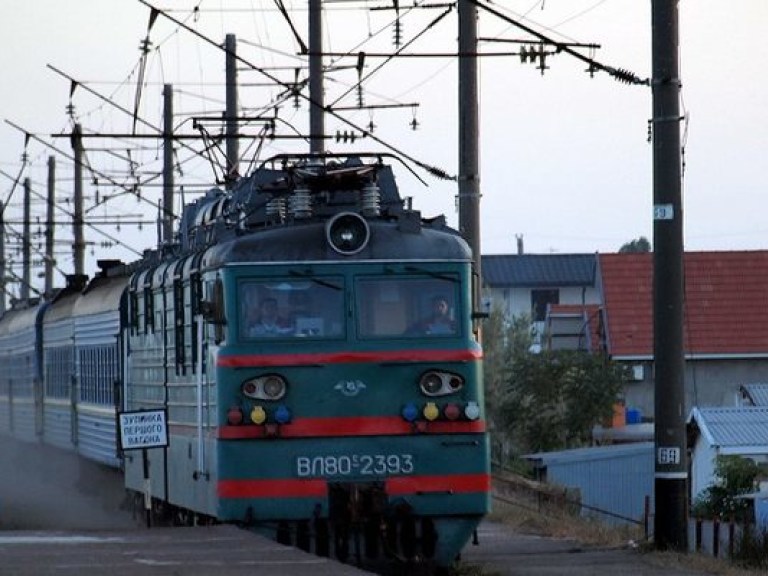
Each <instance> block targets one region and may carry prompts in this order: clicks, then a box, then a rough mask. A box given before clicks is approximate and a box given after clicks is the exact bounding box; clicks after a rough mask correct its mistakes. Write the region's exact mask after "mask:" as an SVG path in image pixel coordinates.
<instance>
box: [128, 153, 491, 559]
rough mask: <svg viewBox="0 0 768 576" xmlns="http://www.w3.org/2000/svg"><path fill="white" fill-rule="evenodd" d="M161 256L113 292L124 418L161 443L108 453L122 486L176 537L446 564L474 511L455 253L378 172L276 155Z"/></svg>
mask: <svg viewBox="0 0 768 576" xmlns="http://www.w3.org/2000/svg"><path fill="white" fill-rule="evenodd" d="M178 240H179V246H177V247H175V248H174V249H173V254H172V255H170V256H166V257H161V258H158V259H157V261H156V262H155V263H153V264H151V265H145V266H143V268H142V269H141V270H140V271H138V272H136V273H135V274H133V275H132V276H131V278H130V281H129V283H128V288H127V295H126V299H125V303H126V308H125V314H124V316H125V324H124V328H123V339H124V345H123V346H124V357H123V374H122V381H123V409H124V410H127V411H134V410H151V409H157V408H159V409H163V410H166V411H167V422H168V431H169V437H170V438H169V444H168V446H167V447H164V448H152V449H149V450H148V451H147V461H144V459H143V458H141V457H140V456H139V455H138V453H136V452H126V453H125V479H126V486H127V487H128V488H129V489H130V490H132V491H134V492H135V493H137V494H141V493H148V494H149V495H151V498H152V501H153V503H154V504H153V505H154V506H155V507H156V508H159V509H161V511H163V512H167V513H169V514H172V515H173V516H174V517H175V518H176V519H177V520H180V521H183V522H199V521H203V520H205V519H209V518H210V519H216V520H217V521H224V522H236V523H242V524H244V525H248V526H252V527H254V528H255V529H257V530H260V531H263V532H266V533H268V534H270V535H271V536H272V537H275V538H277V539H278V540H279V541H281V542H284V543H290V544H293V545H296V546H299V547H301V548H304V549H306V550H311V551H313V552H316V553H318V554H321V555H335V556H337V557H338V558H340V559H342V560H347V559H348V558H351V559H356V560H359V561H364V560H365V559H366V558H376V557H382V558H390V559H392V558H401V559H407V560H412V559H428V560H429V561H430V562H432V563H434V564H435V565H436V566H447V565H449V564H450V563H451V562H452V561H453V560H454V558H455V557H456V556H457V554H458V553H459V552H460V550H461V548H462V547H463V546H464V544H465V543H466V542H467V541H468V539H469V538H470V537H471V535H472V533H473V531H474V530H475V528H476V526H477V524H478V522H479V521H480V519H481V517H482V516H483V515H484V514H485V513H486V512H487V511H488V507H489V488H490V475H489V456H488V439H487V434H486V425H485V419H484V414H485V412H484V406H483V390H482V374H481V360H482V350H481V347H480V345H479V343H478V341H477V325H476V323H477V318H476V316H477V315H476V314H473V306H472V302H473V291H476V290H478V285H477V281H478V279H477V277H476V275H475V274H474V272H473V266H472V257H471V251H470V249H469V247H468V246H467V244H466V242H465V241H464V240H463V239H462V238H461V237H460V236H459V234H458V233H457V232H456V231H455V230H452V229H451V228H449V227H448V226H447V225H446V223H445V220H444V218H443V217H438V218H434V219H423V218H422V217H421V215H420V213H419V212H418V211H416V210H413V209H411V207H410V205H409V202H408V201H406V200H404V199H403V198H401V196H400V194H399V193H398V190H397V186H396V183H395V179H394V175H393V172H392V169H391V166H389V165H387V164H385V163H384V162H383V161H382V157H381V155H362V156H356V157H337V156H332V155H306V156H278V157H275V158H273V159H271V160H270V161H268V162H266V163H264V164H263V165H262V166H261V167H260V168H259V169H257V170H256V171H254V173H253V174H252V175H251V176H249V177H246V178H242V179H240V180H239V181H238V182H237V183H236V185H235V186H234V187H233V189H231V190H228V191H223V190H219V189H214V190H212V191H210V192H209V193H208V194H206V195H205V197H203V198H201V199H199V200H198V201H197V202H195V203H194V204H192V205H190V206H188V207H187V208H185V211H184V214H183V215H182V219H181V224H180V228H179V232H178ZM436 300H440V301H441V307H442V310H441V312H442V317H441V318H437V317H435V316H432V314H433V311H432V305H433V302H434V301H436Z"/></svg>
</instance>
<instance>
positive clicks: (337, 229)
mask: <svg viewBox="0 0 768 576" xmlns="http://www.w3.org/2000/svg"><path fill="white" fill-rule="evenodd" d="M370 236H371V231H370V229H369V228H368V223H367V222H366V221H365V218H363V217H362V216H360V215H359V214H356V213H354V212H341V213H339V214H337V215H336V216H334V217H333V218H331V219H330V220H329V221H328V223H327V224H326V226H325V237H326V240H327V241H328V244H329V245H330V246H331V248H333V249H334V250H335V251H336V252H338V253H339V254H343V255H344V256H351V255H352V254H357V253H358V252H360V251H361V250H362V249H363V248H365V247H366V245H367V244H368V240H369V239H370Z"/></svg>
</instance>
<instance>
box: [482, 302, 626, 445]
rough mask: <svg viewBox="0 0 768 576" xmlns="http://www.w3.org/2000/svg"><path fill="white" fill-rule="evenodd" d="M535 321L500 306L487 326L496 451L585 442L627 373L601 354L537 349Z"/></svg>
mask: <svg viewBox="0 0 768 576" xmlns="http://www.w3.org/2000/svg"><path fill="white" fill-rule="evenodd" d="M532 342H533V339H532V334H531V322H530V318H528V317H526V316H519V317H515V318H512V319H511V320H510V319H506V318H505V317H504V314H503V313H502V311H501V310H498V309H494V310H493V311H492V312H491V314H490V317H489V319H488V321H486V323H485V325H484V327H483V346H484V352H485V363H484V375H485V390H486V406H487V416H488V421H489V429H490V431H491V434H492V439H493V444H494V447H495V449H499V447H501V450H502V452H503V453H508V452H513V453H517V454H520V453H524V452H534V451H540V450H557V449H562V448H570V447H575V446H581V445H584V444H586V443H589V441H590V440H591V434H592V428H593V426H594V425H595V424H597V423H600V422H602V421H604V420H605V419H607V418H609V417H610V416H611V414H612V412H613V405H614V403H615V402H616V398H617V397H618V396H619V394H620V392H621V391H622V389H623V386H624V384H625V383H626V382H627V372H626V369H625V368H624V367H622V366H621V365H618V364H616V363H614V362H612V361H610V360H609V359H607V358H606V357H605V356H603V355H601V354H597V355H596V354H590V353H586V352H577V351H546V350H545V351H543V352H541V353H539V354H533V353H531V344H532Z"/></svg>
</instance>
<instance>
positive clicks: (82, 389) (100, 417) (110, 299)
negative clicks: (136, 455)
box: [72, 261, 128, 467]
mask: <svg viewBox="0 0 768 576" xmlns="http://www.w3.org/2000/svg"><path fill="white" fill-rule="evenodd" d="M99 264H100V265H101V268H102V271H101V272H100V273H99V274H98V275H97V276H96V277H95V278H94V279H93V280H91V282H89V283H88V285H87V286H86V288H85V289H84V290H83V291H82V293H81V294H80V295H79V296H78V298H77V299H76V301H75V303H74V306H73V308H72V315H73V330H74V362H75V365H74V378H73V385H74V386H75V389H74V391H73V398H74V400H75V414H76V415H77V417H76V421H75V427H74V443H75V444H76V446H77V451H78V452H79V453H80V454H81V455H83V456H84V457H85V458H88V459H89V460H93V461H95V462H100V463H102V464H106V465H109V466H114V467H117V466H119V465H120V464H121V459H120V455H119V451H118V447H117V442H116V438H117V429H116V412H117V409H118V407H119V403H120V393H119V391H120V377H121V370H120V358H121V346H122V340H121V338H120V336H121V332H120V303H121V299H122V298H123V296H124V293H125V289H126V286H127V284H128V275H127V274H126V273H125V272H123V271H121V270H120V269H119V268H120V264H119V262H114V261H101V262H99ZM110 272H114V273H110Z"/></svg>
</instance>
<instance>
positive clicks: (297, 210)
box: [290, 186, 312, 218]
mask: <svg viewBox="0 0 768 576" xmlns="http://www.w3.org/2000/svg"><path fill="white" fill-rule="evenodd" d="M290 204H291V213H292V214H293V217H294V218H309V217H310V216H312V195H311V193H310V190H309V188H307V187H305V186H299V187H297V188H296V190H294V192H293V196H291V202H290Z"/></svg>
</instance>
